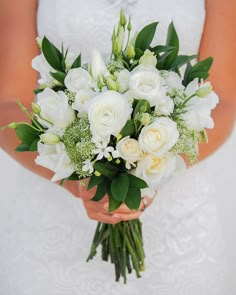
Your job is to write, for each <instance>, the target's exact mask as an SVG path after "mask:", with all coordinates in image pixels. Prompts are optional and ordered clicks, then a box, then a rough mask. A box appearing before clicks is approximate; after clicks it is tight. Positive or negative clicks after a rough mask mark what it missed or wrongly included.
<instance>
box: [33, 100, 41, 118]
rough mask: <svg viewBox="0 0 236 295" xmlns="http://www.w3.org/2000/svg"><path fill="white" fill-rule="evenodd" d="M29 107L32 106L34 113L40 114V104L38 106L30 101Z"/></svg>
mask: <svg viewBox="0 0 236 295" xmlns="http://www.w3.org/2000/svg"><path fill="white" fill-rule="evenodd" d="M31 107H32V110H33V112H34V113H35V114H36V115H39V114H40V112H41V108H40V106H39V105H38V104H37V103H35V102H32V105H31Z"/></svg>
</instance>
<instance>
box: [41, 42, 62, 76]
mask: <svg viewBox="0 0 236 295" xmlns="http://www.w3.org/2000/svg"><path fill="white" fill-rule="evenodd" d="M42 52H43V55H44V57H45V59H46V61H47V62H48V63H49V65H50V66H51V67H53V68H54V69H55V70H57V71H61V72H64V70H65V68H64V67H63V65H62V61H63V55H62V53H61V52H60V51H59V50H58V49H57V48H56V47H55V46H54V45H53V44H52V43H51V42H50V41H49V40H48V39H47V38H46V37H44V38H43V41H42Z"/></svg>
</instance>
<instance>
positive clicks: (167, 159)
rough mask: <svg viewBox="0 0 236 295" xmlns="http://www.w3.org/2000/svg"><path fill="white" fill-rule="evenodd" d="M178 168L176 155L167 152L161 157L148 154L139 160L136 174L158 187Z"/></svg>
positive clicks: (151, 185)
mask: <svg viewBox="0 0 236 295" xmlns="http://www.w3.org/2000/svg"><path fill="white" fill-rule="evenodd" d="M175 169H176V156H174V155H173V154H171V153H165V154H164V155H162V156H160V157H156V156H153V155H146V156H145V157H144V158H143V159H142V160H141V161H139V162H138V165H137V168H136V170H135V172H134V174H135V175H136V176H137V177H139V178H141V179H143V180H145V181H146V182H147V184H148V186H149V187H150V188H153V189H158V187H159V185H160V183H161V182H162V181H163V180H165V179H166V178H168V177H169V176H170V175H171V174H173V172H174V171H175Z"/></svg>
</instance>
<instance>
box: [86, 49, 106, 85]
mask: <svg viewBox="0 0 236 295" xmlns="http://www.w3.org/2000/svg"><path fill="white" fill-rule="evenodd" d="M90 72H91V76H92V77H93V79H94V80H95V81H98V80H99V79H100V78H101V77H103V76H104V75H105V74H106V72H107V67H106V64H105V62H104V60H103V58H102V56H101V54H100V52H99V51H98V50H93V52H92V58H91V67H90Z"/></svg>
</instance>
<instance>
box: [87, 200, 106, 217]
mask: <svg viewBox="0 0 236 295" xmlns="http://www.w3.org/2000/svg"><path fill="white" fill-rule="evenodd" d="M83 202H84V206H85V207H86V208H87V209H88V210H92V211H95V212H102V213H106V214H108V213H109V212H108V210H107V209H104V203H103V202H95V201H91V200H84V201H83Z"/></svg>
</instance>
